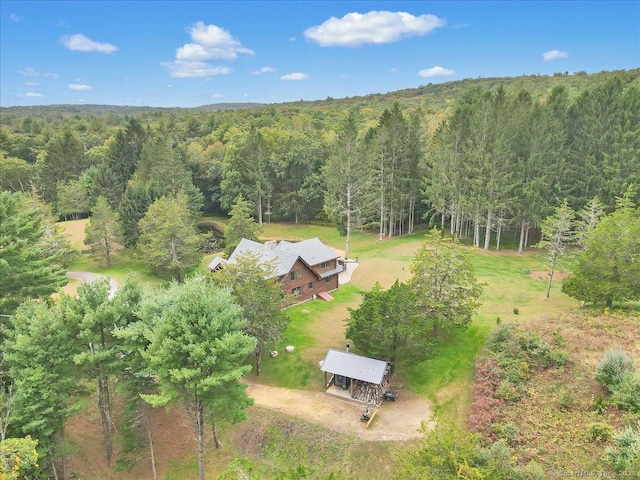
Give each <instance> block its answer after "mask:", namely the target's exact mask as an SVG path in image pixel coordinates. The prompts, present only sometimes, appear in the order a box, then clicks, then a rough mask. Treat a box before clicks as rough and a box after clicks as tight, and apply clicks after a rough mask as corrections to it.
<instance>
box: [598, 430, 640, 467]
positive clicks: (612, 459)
mask: <svg viewBox="0 0 640 480" xmlns="http://www.w3.org/2000/svg"><path fill="white" fill-rule="evenodd" d="M638 426H639V427H640V424H639V425H638ZM614 441H615V444H616V446H615V447H613V448H612V447H608V448H607V449H606V450H605V455H606V457H605V458H606V461H607V463H608V464H609V465H610V466H611V468H613V470H615V471H616V472H618V473H623V472H625V471H627V472H630V473H634V472H632V470H631V469H632V468H634V467H633V466H634V465H638V462H639V460H638V458H639V457H640V431H639V430H634V429H633V428H631V427H627V428H625V429H624V430H622V431H620V432H618V434H617V435H616V436H615V437H614Z"/></svg>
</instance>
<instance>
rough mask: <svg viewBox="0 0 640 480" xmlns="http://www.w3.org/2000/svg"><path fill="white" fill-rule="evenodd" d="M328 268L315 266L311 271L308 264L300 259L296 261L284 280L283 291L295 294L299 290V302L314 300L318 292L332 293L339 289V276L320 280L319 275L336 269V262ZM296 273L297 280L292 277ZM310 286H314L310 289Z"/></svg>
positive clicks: (331, 263) (332, 262)
mask: <svg viewBox="0 0 640 480" xmlns="http://www.w3.org/2000/svg"><path fill="white" fill-rule="evenodd" d="M327 263H329V266H328V267H324V268H322V267H321V264H318V265H314V266H313V269H310V268H309V267H308V266H307V264H306V263H304V262H302V261H301V260H300V259H298V260H296V262H295V263H294V264H293V267H292V268H291V270H290V271H289V272H288V273H287V274H286V275H285V276H284V278H283V279H282V290H284V291H285V292H286V293H294V294H295V291H296V289H297V291H298V292H300V293H297V295H298V297H297V299H298V301H300V302H302V301H304V300H309V299H310V298H313V296H314V295H316V294H318V292H331V291H333V290H336V289H337V288H338V275H337V274H334V275H331V276H330V277H327V278H326V279H325V278H319V276H318V274H321V273H322V272H326V271H329V270H332V269H334V268H335V267H336V261H335V260H332V261H331V262H327ZM292 273H294V275H293V276H294V277H295V278H293V279H292V278H291V277H292V275H291V274H292ZM310 284H313V285H312V286H311V287H310Z"/></svg>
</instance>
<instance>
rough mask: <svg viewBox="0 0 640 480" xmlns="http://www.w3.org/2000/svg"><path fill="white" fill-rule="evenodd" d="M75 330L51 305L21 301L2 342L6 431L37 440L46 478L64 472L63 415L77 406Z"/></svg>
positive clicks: (64, 416) (78, 405)
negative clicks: (8, 397)
mask: <svg viewBox="0 0 640 480" xmlns="http://www.w3.org/2000/svg"><path fill="white" fill-rule="evenodd" d="M76 332H77V328H76V325H75V324H73V323H72V322H70V321H69V319H68V318H66V317H65V316H64V315H63V314H62V312H61V310H60V308H58V307H57V306H49V305H47V303H45V302H38V303H36V302H27V303H24V304H23V305H21V306H20V308H19V309H18V310H17V311H16V314H15V315H14V316H13V317H12V318H11V325H10V328H8V329H7V330H6V335H7V338H6V340H5V342H4V344H3V345H2V349H3V352H4V361H5V364H4V367H5V368H7V371H8V375H9V377H10V378H11V380H12V382H13V388H14V389H15V392H16V397H15V401H14V402H13V407H12V410H11V425H10V427H11V428H10V432H14V433H15V434H16V435H15V436H27V435H29V436H31V438H33V439H34V440H37V442H38V446H37V449H38V454H39V457H40V464H41V466H42V467H41V468H42V469H43V473H44V472H48V473H44V474H45V475H50V476H51V477H52V478H65V477H66V475H65V473H64V472H65V455H66V446H65V434H64V426H65V421H66V420H67V419H68V418H69V417H70V416H71V415H73V414H74V413H76V412H78V411H79V410H80V403H78V402H77V400H75V399H74V397H75V394H76V393H77V383H76V380H77V371H76V367H75V366H74V363H73V356H74V354H76V353H77V351H78V344H77V341H76V337H75V335H76Z"/></svg>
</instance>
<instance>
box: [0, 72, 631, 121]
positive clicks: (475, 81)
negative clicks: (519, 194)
mask: <svg viewBox="0 0 640 480" xmlns="http://www.w3.org/2000/svg"><path fill="white" fill-rule="evenodd" d="M612 75H625V76H628V77H629V78H630V79H631V80H638V79H639V78H640V68H636V69H631V70H619V71H613V72H607V71H603V72H599V73H592V74H587V73H586V72H577V73H574V74H569V73H568V72H565V73H555V74H553V75H522V76H518V77H491V78H483V77H478V78H467V79H464V80H456V81H452V82H444V83H437V84H435V83H429V84H427V85H421V86H418V87H415V88H406V89H403V90H396V91H392V92H387V93H371V94H369V95H363V96H356V97H345V98H339V99H336V98H332V97H327V98H326V99H324V100H310V101H306V100H299V101H295V102H283V103H276V104H265V103H249V102H247V103H212V104H208V105H201V106H198V107H189V108H182V107H170V108H169V107H148V106H119V105H35V106H17V107H0V123H1V124H5V125H6V124H10V123H11V122H15V121H16V120H20V119H23V118H27V117H34V116H39V117H42V118H48V119H51V118H58V119H60V120H62V119H64V118H65V117H68V116H79V117H85V116H106V115H116V116H136V115H140V114H149V113H153V112H163V111H164V112H176V113H184V112H215V111H225V110H251V109H262V108H268V107H277V108H278V109H288V108H295V109H299V108H304V107H311V108H323V109H324V108H336V107H337V108H339V109H343V110H344V109H349V108H354V107H360V108H362V107H370V108H373V109H374V110H380V109H383V108H386V107H388V106H390V105H391V104H393V103H394V102H399V103H400V104H401V106H402V107H403V108H407V107H409V108H411V107H420V108H423V109H425V110H427V111H431V113H434V112H443V111H444V110H446V109H447V107H449V106H450V105H451V102H452V101H453V100H455V98H457V97H458V96H459V95H460V93H462V92H463V91H464V90H466V89H468V88H470V87H474V86H476V87H483V88H487V89H494V88H497V87H498V86H499V85H504V86H505V87H506V88H508V89H516V90H519V89H524V90H527V91H528V92H529V93H530V94H531V95H532V96H533V97H534V98H543V97H544V96H545V95H546V94H548V92H549V91H550V90H551V89H552V88H553V87H554V86H556V85H563V86H564V87H565V88H567V89H568V90H569V92H570V94H577V93H579V92H580V91H581V90H582V89H584V88H585V87H586V86H587V85H591V84H593V83H598V82H600V81H603V80H605V79H606V78H610V77H611V76H612Z"/></svg>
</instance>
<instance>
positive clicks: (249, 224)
mask: <svg viewBox="0 0 640 480" xmlns="http://www.w3.org/2000/svg"><path fill="white" fill-rule="evenodd" d="M251 211H252V208H251V204H250V203H249V202H248V201H246V200H245V199H244V197H243V196H242V195H239V196H238V198H237V199H236V203H235V204H234V205H233V206H232V207H231V219H230V220H229V223H228V224H227V226H226V228H225V229H224V243H225V249H224V253H225V255H226V256H227V257H228V256H229V255H231V253H232V252H233V250H234V249H235V248H236V247H237V246H238V244H239V243H240V240H242V239H243V238H246V239H247V240H254V241H257V240H258V234H259V233H260V225H259V224H257V223H255V222H254V221H253V216H252V214H251Z"/></svg>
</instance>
